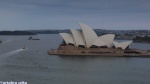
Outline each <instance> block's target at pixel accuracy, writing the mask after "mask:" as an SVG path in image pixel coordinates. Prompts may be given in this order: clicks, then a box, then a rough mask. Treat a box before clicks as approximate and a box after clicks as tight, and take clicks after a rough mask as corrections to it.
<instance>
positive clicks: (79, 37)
mask: <svg viewBox="0 0 150 84" xmlns="http://www.w3.org/2000/svg"><path fill="white" fill-rule="evenodd" d="M71 32H72V35H73V38H74V40H75V44H76V46H79V45H84V46H85V40H84V37H83V34H82V32H81V31H79V30H75V29H71Z"/></svg>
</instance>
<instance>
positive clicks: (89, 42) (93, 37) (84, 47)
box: [48, 23, 149, 56]
mask: <svg viewBox="0 0 150 84" xmlns="http://www.w3.org/2000/svg"><path fill="white" fill-rule="evenodd" d="M79 25H80V28H81V30H75V29H71V33H60V35H61V37H62V38H63V42H62V44H60V46H59V48H58V49H55V50H49V51H48V54H49V55H75V56H78V55H79V56H149V54H148V52H146V51H141V50H137V49H130V48H129V45H130V44H131V43H132V41H125V42H117V41H114V37H115V35H114V34H105V35H102V36H98V35H97V34H96V33H95V31H94V30H93V29H91V28H90V27H89V26H87V25H86V24H83V23H79Z"/></svg>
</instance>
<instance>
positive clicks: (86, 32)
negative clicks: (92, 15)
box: [79, 23, 98, 48]
mask: <svg viewBox="0 0 150 84" xmlns="http://www.w3.org/2000/svg"><path fill="white" fill-rule="evenodd" d="M79 24H80V28H81V29H82V32H83V36H84V39H85V43H86V47H87V48H89V47H91V46H92V45H93V43H94V42H95V41H96V40H97V39H98V36H97V34H96V33H95V32H94V30H93V29H91V28H90V27H89V26H87V25H85V24H83V23H79Z"/></svg>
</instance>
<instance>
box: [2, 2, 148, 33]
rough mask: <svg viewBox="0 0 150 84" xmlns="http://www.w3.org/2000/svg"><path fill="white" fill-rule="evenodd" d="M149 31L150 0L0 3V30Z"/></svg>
mask: <svg viewBox="0 0 150 84" xmlns="http://www.w3.org/2000/svg"><path fill="white" fill-rule="evenodd" d="M79 22H81V23H84V24H87V25H89V26H90V27H91V28H92V29H106V30H134V29H135V30H150V0H0V31H3V30H11V31H13V30H41V29H71V28H73V29H79V24H78V23H79Z"/></svg>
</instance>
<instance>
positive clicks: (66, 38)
mask: <svg viewBox="0 0 150 84" xmlns="http://www.w3.org/2000/svg"><path fill="white" fill-rule="evenodd" d="M59 34H60V35H61V37H62V38H63V39H64V41H65V42H66V44H69V43H71V44H74V45H75V41H74V39H73V36H72V34H68V33H59Z"/></svg>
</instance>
